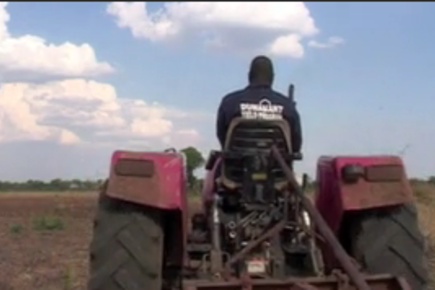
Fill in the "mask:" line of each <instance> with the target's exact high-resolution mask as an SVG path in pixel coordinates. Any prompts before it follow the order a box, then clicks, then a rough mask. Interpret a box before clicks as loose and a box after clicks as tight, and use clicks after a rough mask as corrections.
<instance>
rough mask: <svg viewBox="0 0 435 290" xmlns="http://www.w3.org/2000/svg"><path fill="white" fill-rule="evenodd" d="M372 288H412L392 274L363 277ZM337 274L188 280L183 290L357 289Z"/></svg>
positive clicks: (397, 289)
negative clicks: (310, 276)
mask: <svg viewBox="0 0 435 290" xmlns="http://www.w3.org/2000/svg"><path fill="white" fill-rule="evenodd" d="M345 276H346V275H345ZM363 279H364V282H365V283H366V284H367V285H368V287H369V289H371V290H411V288H410V286H409V285H408V283H407V282H406V280H405V279H403V278H397V277H393V276H391V275H373V276H365V277H363ZM357 289H358V288H357V287H355V286H354V284H352V283H348V281H346V279H343V277H338V276H337V275H333V276H329V277H312V278H290V279H287V280H275V279H258V280H257V279H255V280H253V279H251V280H249V279H234V280H229V281H210V280H186V281H184V282H183V290H357Z"/></svg>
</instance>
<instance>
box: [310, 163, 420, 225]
mask: <svg viewBox="0 0 435 290" xmlns="http://www.w3.org/2000/svg"><path fill="white" fill-rule="evenodd" d="M412 201H413V193H412V190H411V186H410V184H409V181H408V178H407V176H406V171H405V167H404V165H403V162H402V160H401V158H400V157H398V156H357V157H347V156H346V157H344V156H339V157H324V156H322V157H320V158H319V160H318V162H317V190H316V194H315V203H316V207H317V209H318V210H319V212H320V213H321V215H322V216H323V217H324V219H325V220H326V222H327V223H328V224H329V226H330V227H331V229H332V230H333V231H334V232H336V233H337V231H338V230H339V227H340V224H341V219H342V217H343V214H344V212H346V211H360V210H367V209H371V208H381V207H387V206H394V205H399V204H405V203H409V202H412Z"/></svg>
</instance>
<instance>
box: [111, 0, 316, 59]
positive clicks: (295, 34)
mask: <svg viewBox="0 0 435 290" xmlns="http://www.w3.org/2000/svg"><path fill="white" fill-rule="evenodd" d="M107 13H108V14H110V15H112V16H114V18H115V20H116V23H117V25H118V26H119V27H121V28H128V29H130V31H131V33H132V34H133V36H134V37H136V38H142V39H147V40H149V41H152V42H159V41H168V40H174V39H181V38H186V37H192V36H196V37H200V38H201V39H202V40H203V41H205V43H206V44H207V45H209V46H214V47H217V48H221V49H222V48H226V49H232V50H236V51H254V52H256V53H270V54H274V55H279V56H287V57H294V58H300V57H302V56H303V55H304V48H303V46H302V44H301V42H300V41H301V39H302V38H304V37H312V36H314V35H315V34H317V33H318V32H319V30H318V28H317V27H316V25H315V21H314V19H313V18H312V16H311V15H310V11H309V10H308V8H307V7H306V6H305V4H304V3H303V2H165V4H164V6H163V8H162V9H159V10H158V11H154V12H150V11H149V9H148V7H147V2H112V3H110V4H109V5H108V7H107Z"/></svg>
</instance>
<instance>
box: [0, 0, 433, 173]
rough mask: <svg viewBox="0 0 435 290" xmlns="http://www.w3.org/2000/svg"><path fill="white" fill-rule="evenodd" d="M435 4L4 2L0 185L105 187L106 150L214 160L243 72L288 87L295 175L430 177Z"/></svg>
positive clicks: (0, 12)
mask: <svg viewBox="0 0 435 290" xmlns="http://www.w3.org/2000/svg"><path fill="white" fill-rule="evenodd" d="M434 13H435V3H429V2H428V3H417V2H409V3H356V2H355V3H333V2H329V3H311V2H310V3H303V2H252V3H247V2H244V3H240V2H239V3H238V2H231V3H223V2H210V3H206V2H200V3H193V2H161V3H149V2H95V3H93V2H83V3H80V2H71V3H68V2H65V3H62V2H53V3H50V2H45V3H38V2H33V3H25V2H17V3H7V2H0V163H1V164H2V166H0V179H2V180H5V179H9V180H27V179H44V180H47V179H52V178H57V177H60V178H101V177H105V176H106V175H107V174H108V171H109V161H110V155H111V153H112V152H113V151H114V150H116V149H125V150H135V151H137V150H143V151H146V150H163V149H165V148H168V147H176V148H178V149H180V148H183V147H186V146H195V147H197V148H199V149H200V150H201V152H203V153H204V155H205V156H206V155H207V154H208V152H209V150H211V149H215V148H217V147H218V143H217V139H216V135H215V118H216V111H217V108H218V105H219V102H220V100H221V98H222V97H223V96H224V95H225V94H227V93H228V92H230V91H232V90H236V89H240V88H243V87H245V86H246V84H247V72H248V68H249V63H250V60H251V59H252V58H253V57H255V56H256V55H258V54H265V55H267V56H269V57H271V59H272V60H273V62H274V66H275V74H276V79H275V83H274V88H275V89H276V90H279V91H282V92H286V90H287V87H288V85H289V83H290V82H291V83H294V84H295V86H296V92H295V93H296V95H295V98H296V101H297V106H298V110H299V111H300V114H301V118H302V127H303V135H304V144H303V153H304V160H303V161H300V162H299V163H298V164H297V166H296V169H297V170H298V171H299V172H307V173H308V174H310V175H314V172H315V167H316V162H317V159H318V158H319V157H320V156H321V155H370V154H395V155H400V156H402V158H403V159H404V161H405V164H406V167H407V172H408V175H410V176H413V177H427V176H430V175H435V146H434V145H435V126H434V122H433V121H432V122H431V121H430V120H434V117H432V116H433V115H432V114H433V112H435V98H434V94H435V53H434V52H435V18H434V17H433V15H434Z"/></svg>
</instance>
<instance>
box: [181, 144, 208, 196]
mask: <svg viewBox="0 0 435 290" xmlns="http://www.w3.org/2000/svg"><path fill="white" fill-rule="evenodd" d="M181 152H183V153H184V155H185V156H186V171H187V181H188V183H189V187H190V188H191V189H192V188H194V187H195V185H196V183H197V179H196V177H195V175H194V172H195V170H196V169H198V168H199V167H201V166H202V165H203V164H204V162H205V160H204V157H203V156H202V154H201V152H199V151H198V149H196V148H195V147H191V146H190V147H187V148H184V149H182V150H181Z"/></svg>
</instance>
